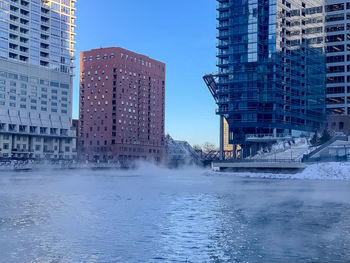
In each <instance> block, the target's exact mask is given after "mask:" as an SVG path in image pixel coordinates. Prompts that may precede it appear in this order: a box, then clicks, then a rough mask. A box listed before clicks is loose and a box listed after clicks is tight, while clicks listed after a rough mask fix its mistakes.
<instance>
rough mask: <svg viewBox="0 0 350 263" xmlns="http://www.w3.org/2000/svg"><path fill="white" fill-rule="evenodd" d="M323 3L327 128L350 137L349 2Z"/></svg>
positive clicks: (334, 0) (328, 1)
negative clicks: (324, 14)
mask: <svg viewBox="0 0 350 263" xmlns="http://www.w3.org/2000/svg"><path fill="white" fill-rule="evenodd" d="M325 4H326V5H325V12H326V16H325V34H326V38H325V46H326V51H327V60H326V62H327V113H328V129H329V130H331V131H335V132H345V133H347V134H349V135H350V2H346V1H339V0H326V1H325Z"/></svg>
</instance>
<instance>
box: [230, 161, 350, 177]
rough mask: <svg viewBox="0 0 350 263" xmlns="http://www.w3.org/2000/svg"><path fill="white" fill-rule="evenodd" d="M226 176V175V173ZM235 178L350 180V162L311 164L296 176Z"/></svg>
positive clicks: (246, 174) (237, 173) (275, 175)
mask: <svg viewBox="0 0 350 263" xmlns="http://www.w3.org/2000/svg"><path fill="white" fill-rule="evenodd" d="M225 174H226V173H225ZM232 174H234V175H235V176H242V177H258V178H276V179H283V178H291V179H312V180H350V162H347V163H340V162H339V163H335V162H333V163H317V164H310V165H309V166H308V167H307V168H306V169H305V170H303V171H301V172H299V173H295V174H275V173H259V172H256V173H251V172H249V173H248V172H235V173H232Z"/></svg>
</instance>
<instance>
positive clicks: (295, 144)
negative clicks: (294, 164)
mask: <svg viewBox="0 0 350 263" xmlns="http://www.w3.org/2000/svg"><path fill="white" fill-rule="evenodd" d="M312 150H313V147H311V146H310V145H309V143H308V140H307V139H306V138H299V139H295V140H294V141H282V142H278V143H275V144H274V145H272V147H271V150H270V151H269V152H263V151H260V152H258V154H257V155H255V156H253V157H252V159H268V160H271V159H290V160H301V159H302V158H303V156H304V154H307V153H310V151H312Z"/></svg>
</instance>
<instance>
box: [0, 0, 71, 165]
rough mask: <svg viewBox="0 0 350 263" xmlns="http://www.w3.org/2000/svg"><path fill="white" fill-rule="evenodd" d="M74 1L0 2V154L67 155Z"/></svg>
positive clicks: (59, 157)
mask: <svg viewBox="0 0 350 263" xmlns="http://www.w3.org/2000/svg"><path fill="white" fill-rule="evenodd" d="M75 2H76V1H75V0H11V1H9V0H0V158H47V159H72V158H74V156H75V155H76V150H75V139H76V137H75V133H74V131H72V130H71V125H72V119H71V116H72V89H73V86H72V76H73V70H72V68H73V59H74V56H73V54H74V43H75V42H74V36H75V33H74V27H75V25H74V20H75V15H74V13H75V7H74V5H75Z"/></svg>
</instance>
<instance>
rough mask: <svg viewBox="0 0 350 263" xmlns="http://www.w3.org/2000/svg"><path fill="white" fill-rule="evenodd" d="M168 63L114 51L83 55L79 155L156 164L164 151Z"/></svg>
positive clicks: (101, 49)
mask: <svg viewBox="0 0 350 263" xmlns="http://www.w3.org/2000/svg"><path fill="white" fill-rule="evenodd" d="M164 104H165V64H164V63H162V62H159V61H157V60H154V59H151V58H149V57H147V56H144V55H140V54H137V53H134V52H131V51H129V50H126V49H123V48H119V47H110V48H100V49H93V50H90V51H85V52H82V53H81V54H80V113H79V153H80V155H81V157H82V158H86V159H88V160H99V161H113V160H114V161H115V160H121V161H123V160H134V159H145V160H156V161H160V160H161V159H162V156H163V148H164V110H165V109H164V108H165V105H164Z"/></svg>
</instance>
